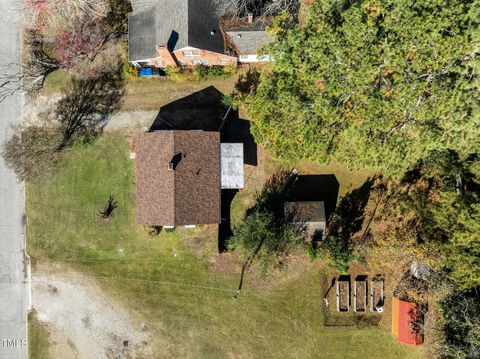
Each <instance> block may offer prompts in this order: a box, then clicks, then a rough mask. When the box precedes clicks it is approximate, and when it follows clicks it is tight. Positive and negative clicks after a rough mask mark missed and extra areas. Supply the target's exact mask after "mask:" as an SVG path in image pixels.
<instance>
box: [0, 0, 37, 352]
mask: <svg viewBox="0 0 480 359" xmlns="http://www.w3.org/2000/svg"><path fill="white" fill-rule="evenodd" d="M19 13H20V7H19V6H18V0H0V72H1V73H2V74H5V72H6V71H7V70H6V69H5V67H4V66H3V65H4V64H8V63H19V58H20V29H19V24H20V21H19V18H20V16H19ZM21 109H22V97H21V95H20V94H17V95H14V96H11V97H8V98H7V99H6V100H5V101H4V102H2V103H0V142H1V143H2V144H3V142H4V141H5V140H7V139H8V138H9V137H10V136H11V132H12V131H11V128H10V126H11V125H12V124H18V123H19V122H20V118H21ZM23 218H24V194H23V183H21V182H19V181H18V179H17V177H16V176H15V174H14V173H13V172H12V171H11V170H9V169H7V168H6V167H5V163H4V162H3V159H1V158H0V358H1V359H7V358H8V359H10V358H15V359H16V358H22V359H23V358H27V348H26V340H27V307H28V306H29V305H30V304H29V293H30V291H29V284H28V277H27V273H28V270H27V268H28V267H27V266H26V265H25V264H26V263H28V260H26V259H25V256H24V219H23Z"/></svg>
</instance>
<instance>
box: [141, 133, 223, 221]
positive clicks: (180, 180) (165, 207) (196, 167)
mask: <svg viewBox="0 0 480 359" xmlns="http://www.w3.org/2000/svg"><path fill="white" fill-rule="evenodd" d="M135 152H136V159H135V163H136V172H137V179H136V187H137V223H139V224H145V225H158V226H183V225H188V224H209V223H220V133H219V132H203V131H156V132H148V133H143V134H141V135H139V136H138V137H137V139H136V142H135ZM171 162H172V164H173V167H174V169H169V164H170V163H171Z"/></svg>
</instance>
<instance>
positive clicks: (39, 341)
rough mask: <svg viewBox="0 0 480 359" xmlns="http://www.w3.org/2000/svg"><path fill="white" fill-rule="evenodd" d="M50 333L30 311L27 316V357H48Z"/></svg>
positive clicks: (39, 358)
mask: <svg viewBox="0 0 480 359" xmlns="http://www.w3.org/2000/svg"><path fill="white" fill-rule="evenodd" d="M49 337H50V334H49V332H48V329H47V327H46V326H45V325H43V324H42V323H40V322H39V321H38V319H37V317H36V315H35V312H31V313H30V314H29V316H28V357H29V358H30V359H48V358H49V355H48V348H49Z"/></svg>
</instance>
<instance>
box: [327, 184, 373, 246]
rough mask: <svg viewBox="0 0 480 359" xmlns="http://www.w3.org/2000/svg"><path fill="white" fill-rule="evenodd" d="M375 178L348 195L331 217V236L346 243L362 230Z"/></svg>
mask: <svg viewBox="0 0 480 359" xmlns="http://www.w3.org/2000/svg"><path fill="white" fill-rule="evenodd" d="M374 182H375V177H371V178H369V179H367V180H366V181H365V182H364V183H363V184H362V185H361V186H360V187H359V188H356V189H354V190H352V191H351V192H349V193H347V194H346V195H345V196H344V197H343V198H342V199H341V200H340V203H339V204H338V206H337V208H336V209H335V211H334V212H333V214H332V215H331V217H330V228H329V235H332V236H335V237H339V238H342V239H344V240H345V241H347V242H348V241H349V240H350V238H351V237H352V236H353V235H354V234H355V233H357V232H358V231H360V230H361V229H362V225H363V221H364V219H365V208H366V206H367V203H368V200H369V198H370V192H371V190H372V188H373V185H374Z"/></svg>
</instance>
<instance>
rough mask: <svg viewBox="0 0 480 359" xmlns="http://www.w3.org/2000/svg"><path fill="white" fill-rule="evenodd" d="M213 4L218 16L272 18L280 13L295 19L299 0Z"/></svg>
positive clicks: (233, 0)
mask: <svg viewBox="0 0 480 359" xmlns="http://www.w3.org/2000/svg"><path fill="white" fill-rule="evenodd" d="M215 3H216V8H217V12H218V14H219V15H220V16H222V15H225V14H234V15H236V16H238V17H240V18H246V17H247V16H248V14H249V13H251V14H253V15H254V16H255V17H256V18H260V17H273V16H277V15H278V14H280V13H281V12H282V11H285V12H287V13H288V14H290V15H291V16H293V17H295V18H296V17H297V14H298V10H299V9H300V0H215Z"/></svg>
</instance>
